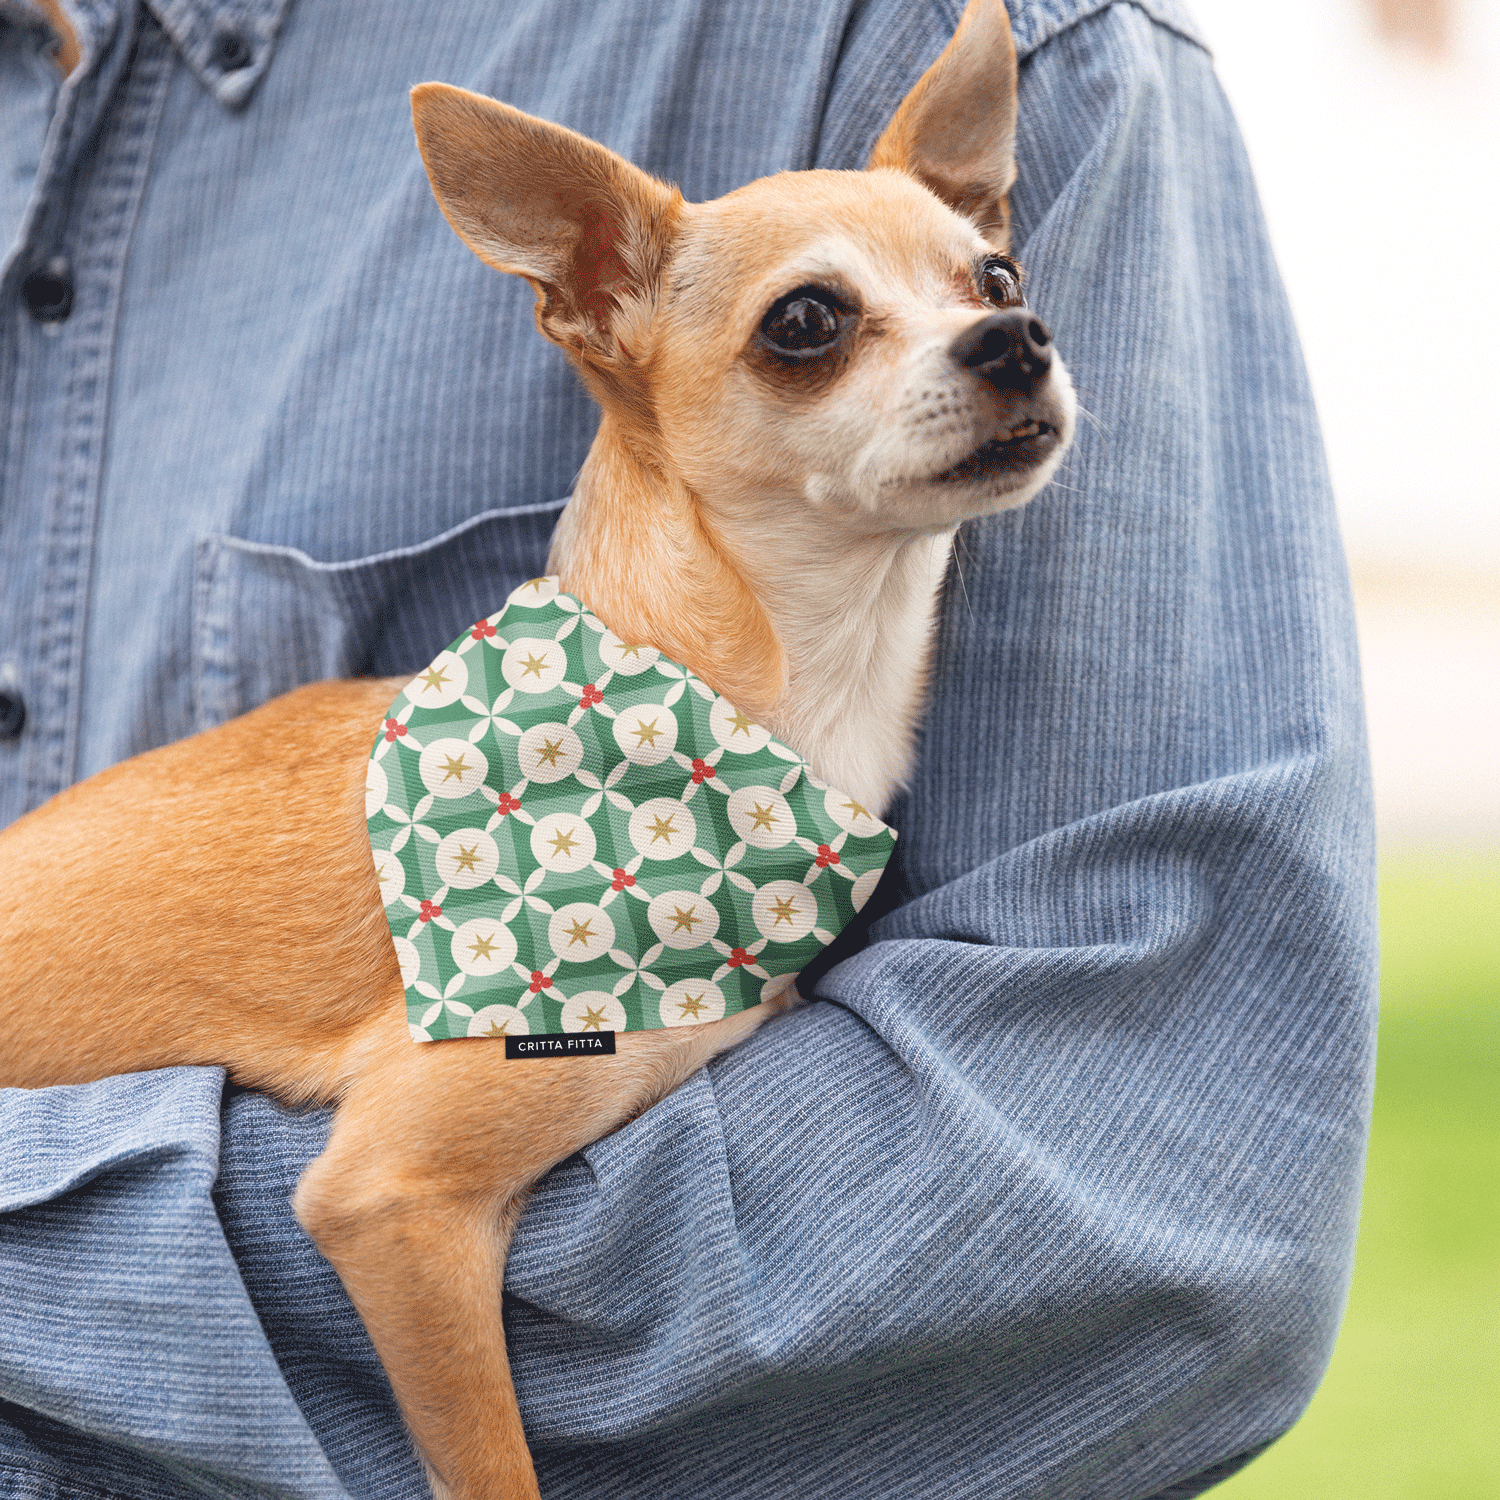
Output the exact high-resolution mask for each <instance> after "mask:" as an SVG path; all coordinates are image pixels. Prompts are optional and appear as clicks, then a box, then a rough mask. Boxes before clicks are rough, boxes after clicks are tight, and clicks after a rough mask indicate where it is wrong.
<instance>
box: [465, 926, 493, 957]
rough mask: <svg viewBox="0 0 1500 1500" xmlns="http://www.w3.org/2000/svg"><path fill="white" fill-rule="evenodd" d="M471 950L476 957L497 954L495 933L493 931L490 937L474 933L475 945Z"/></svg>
mask: <svg viewBox="0 0 1500 1500" xmlns="http://www.w3.org/2000/svg"><path fill="white" fill-rule="evenodd" d="M469 952H470V953H472V954H473V955H474V957H475V958H476V959H480V958H493V957H494V956H495V934H494V933H493V932H492V933H491V934H490V935H489V936H488V937H480V936H479V934H478V933H477V932H476V933H475V934H474V946H473V947H472V948H470V949H469Z"/></svg>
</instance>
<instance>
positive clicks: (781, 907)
mask: <svg viewBox="0 0 1500 1500" xmlns="http://www.w3.org/2000/svg"><path fill="white" fill-rule="evenodd" d="M771 909H772V910H773V911H774V912H775V913H776V922H775V923H773V924H772V925H773V926H775V925H777V923H781V922H785V923H786V924H787V926H789V927H795V926H796V925H797V924H796V922H795V921H793V920H792V919H793V918H794V917H795V916H796V915H797V903H796V902H795V901H793V900H792V898H791V897H790V896H788V897H787V898H786V900H785V901H775V900H773V901H772V902H771Z"/></svg>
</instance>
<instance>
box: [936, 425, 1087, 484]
mask: <svg viewBox="0 0 1500 1500" xmlns="http://www.w3.org/2000/svg"><path fill="white" fill-rule="evenodd" d="M1056 446H1057V429H1056V428H1055V427H1053V426H1052V424H1051V423H1050V422H1043V421H1042V420H1041V419H1040V418H1037V417H1033V418H1032V419H1031V420H1030V421H1029V422H1023V423H1022V424H1021V425H1020V426H1019V427H1012V428H1011V429H1010V431H1009V432H1002V433H999V434H997V435H996V436H995V437H992V438H991V439H990V440H989V441H988V442H986V443H981V444H980V445H979V447H977V448H976V449H975V450H974V451H973V452H972V453H971V454H969V456H968V457H967V458H962V459H960V460H959V461H958V462H957V463H956V464H954V465H953V467H952V468H951V469H944V470H943V472H942V473H941V474H935V475H933V483H934V484H952V483H964V482H966V481H969V480H974V479H984V478H987V477H988V476H989V475H991V474H997V473H1001V472H1004V471H1006V470H1016V469H1030V468H1033V467H1035V465H1036V464H1037V463H1038V462H1040V460H1042V459H1043V458H1045V457H1046V456H1047V454H1049V453H1050V452H1051V451H1052V449H1053V448H1055V447H1056Z"/></svg>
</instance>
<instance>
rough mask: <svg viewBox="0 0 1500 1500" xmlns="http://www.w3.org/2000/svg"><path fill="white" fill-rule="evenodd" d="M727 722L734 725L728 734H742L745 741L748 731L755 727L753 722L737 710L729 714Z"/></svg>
mask: <svg viewBox="0 0 1500 1500" xmlns="http://www.w3.org/2000/svg"><path fill="white" fill-rule="evenodd" d="M729 722H730V723H731V724H733V725H734V728H733V729H731V730H730V731H729V732H730V734H739V733H741V732H743V733H744V735H745V737H746V738H747V739H748V738H749V737H750V731H751V729H752V728H753V727H754V725H755V720H754V719H752V718H749V717H748V716H747V715H745V714H742V713H741V712H740V711H739V709H735V711H734V712H733V713H732V714H730V716H729Z"/></svg>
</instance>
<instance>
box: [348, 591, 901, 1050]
mask: <svg viewBox="0 0 1500 1500" xmlns="http://www.w3.org/2000/svg"><path fill="white" fill-rule="evenodd" d="M366 771H367V775H366V783H365V785H366V792H365V815H366V818H367V820H368V824H369V830H370V846H371V849H372V851H373V854H374V859H375V870H376V873H377V875H378V876H379V878H380V889H381V892H382V894H383V896H384V898H385V910H386V916H387V918H388V919H389V921H390V926H391V937H392V939H393V940H394V942H395V945H396V956H397V959H398V960H399V962H400V965H401V979H402V983H403V984H404V985H405V986H406V1002H407V1019H408V1021H409V1023H410V1026H411V1036H412V1040H413V1041H418V1042H428V1041H442V1040H445V1039H447V1038H450V1037H495V1036H506V1035H509V1036H521V1035H525V1034H530V1033H537V1032H542V1033H545V1032H554V1033H555V1032H561V1031H585V1030H598V1031H640V1030H646V1029H650V1028H654V1027H657V1026H683V1025H693V1024H697V1023H702V1022H705V1021H714V1020H717V1019H718V1018H719V1017H720V1016H725V1015H732V1014H734V1012H736V1011H740V1010H744V1009H746V1008H747V1007H748V1006H751V1005H756V1004H759V1002H760V1000H761V998H762V993H763V990H764V989H765V987H766V985H767V983H768V981H771V980H773V979H774V978H775V977H776V976H778V975H784V974H789V973H793V972H795V971H796V970H798V969H801V968H803V967H805V965H806V964H807V963H808V961H809V960H810V959H811V958H813V956H814V955H815V954H816V953H818V951H819V950H820V949H821V948H823V947H824V946H825V945H826V944H828V943H830V942H832V941H833V939H834V937H835V935H836V934H837V933H838V932H839V930H840V929H841V928H842V927H843V926H844V925H845V924H846V923H847V922H849V920H850V919H851V918H852V917H853V916H854V914H855V912H857V911H858V910H859V909H860V907H862V906H863V905H864V904H865V902H866V901H868V900H869V898H870V895H871V893H872V892H873V891H874V889H875V886H876V883H877V882H878V881H879V879H880V875H881V872H882V871H883V870H884V869H885V866H886V862H887V860H889V859H890V856H891V849H892V846H893V845H894V843H895V840H896V834H895V831H894V830H893V829H891V828H889V827H887V826H886V825H885V824H884V823H882V822H881V821H880V820H879V819H878V818H876V817H875V816H873V814H871V813H870V812H869V811H868V810H867V809H865V808H863V807H861V806H860V805H859V802H858V801H857V800H856V799H855V798H853V797H850V796H848V795H846V794H845V793H842V792H838V791H835V790H834V789H833V788H832V787H830V786H828V785H827V784H826V783H825V782H822V781H819V780H818V778H817V777H816V776H814V775H813V773H812V771H811V770H810V769H809V767H808V765H807V762H806V761H804V760H803V759H802V757H801V756H800V755H798V754H797V753H796V751H794V750H791V749H789V748H788V747H787V746H786V745H783V744H781V743H780V741H778V740H776V739H774V738H773V737H772V736H771V734H770V733H769V732H768V731H767V730H765V729H763V728H762V727H761V726H760V725H758V724H756V723H754V722H752V721H751V720H750V718H749V717H748V716H746V715H745V714H742V713H740V712H739V711H738V710H737V709H735V708H734V707H733V705H731V704H730V703H729V702H728V701H727V700H726V699H724V698H721V697H720V696H719V695H718V694H717V693H715V692H714V691H713V689H712V688H710V687H709V686H708V685H707V684H706V683H704V682H703V681H702V680H701V679H699V678H698V677H695V676H694V675H693V674H692V673H691V672H689V671H688V670H686V669H685V668H684V667H681V666H678V665H677V663H675V662H673V661H670V660H668V659H667V658H666V657H665V656H663V655H662V654H661V653H660V652H659V651H656V650H654V649H652V648H651V647H648V646H630V645H626V644H625V643H624V642H623V641H621V640H620V639H619V638H618V637H617V636H616V635H615V634H614V633H613V632H612V631H610V630H609V629H607V628H606V626H605V625H604V622H603V621H602V620H600V619H599V618H598V617H597V616H595V615H593V614H591V613H590V612H589V611H588V610H587V609H585V608H584V606H583V605H582V604H581V603H580V602H579V601H578V600H577V599H575V598H574V597H573V596H572V595H571V594H565V593H562V592H561V591H560V590H559V589H558V586H557V580H556V579H555V578H534V579H532V580H531V582H530V583H526V584H523V585H522V586H521V587H520V588H518V589H517V590H516V591H515V592H514V593H513V594H512V595H511V596H510V598H509V599H508V600H507V601H506V603H505V607H504V608H503V609H502V610H500V611H498V612H497V613H496V614H493V615H491V616H490V617H489V618H488V619H487V620H480V621H478V622H477V623H476V624H475V625H474V626H473V628H472V629H470V630H468V631H467V632H465V634H463V635H461V636H460V637H459V638H458V639H457V640H456V641H454V642H453V644H452V645H451V646H449V648H448V649H447V650H446V651H443V652H441V653H440V654H439V655H438V656H437V657H436V659H435V660H434V661H433V663H432V665H431V666H430V667H428V668H427V670H426V671H425V672H419V673H418V674H417V676H415V677H414V678H413V679H412V680H411V682H410V683H408V684H407V686H406V688H405V689H404V690H403V691H402V693H401V695H400V696H399V697H398V698H397V699H396V701H395V702H394V703H392V704H391V706H390V709H389V710H388V712H387V715H386V718H385V720H384V721H383V723H382V724H381V726H380V730H379V732H378V733H377V735H376V737H375V747H374V749H373V751H372V752H371V754H370V761H369V765H368V767H367V768H366ZM778 988H780V986H779V985H774V986H772V992H773V993H774V991H775V989H778Z"/></svg>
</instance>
